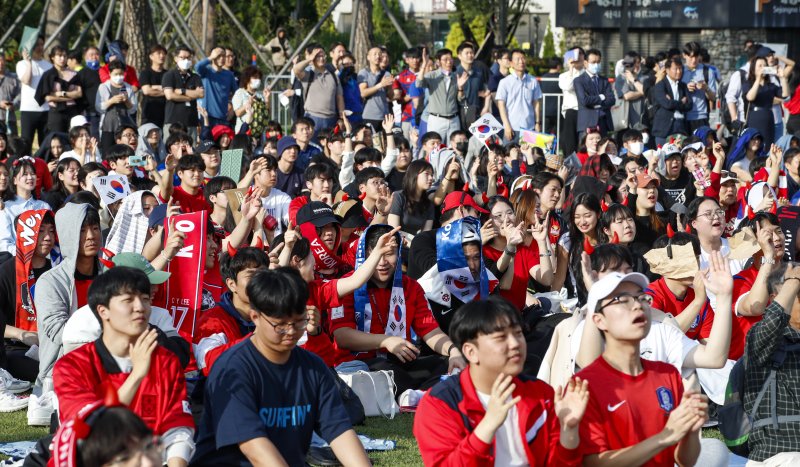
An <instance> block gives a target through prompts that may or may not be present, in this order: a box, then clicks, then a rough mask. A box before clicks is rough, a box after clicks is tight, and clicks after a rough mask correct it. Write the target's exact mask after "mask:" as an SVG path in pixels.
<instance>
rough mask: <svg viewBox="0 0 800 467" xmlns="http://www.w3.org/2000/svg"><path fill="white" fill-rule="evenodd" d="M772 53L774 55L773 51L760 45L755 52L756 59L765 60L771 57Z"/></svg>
mask: <svg viewBox="0 0 800 467" xmlns="http://www.w3.org/2000/svg"><path fill="white" fill-rule="evenodd" d="M774 53H775V51H774V50H772V49H770V48H769V47H765V46H763V45H762V46H761V47H759V49H758V50H757V51H756V57H758V58H767V57H769V56H770V55H772V54H774Z"/></svg>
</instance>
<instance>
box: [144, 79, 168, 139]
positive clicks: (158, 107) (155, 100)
mask: <svg viewBox="0 0 800 467" xmlns="http://www.w3.org/2000/svg"><path fill="white" fill-rule="evenodd" d="M165 73H166V71H164V70H162V71H155V70H153V69H152V68H150V67H147V68H145V69H144V70H142V72H141V73H140V74H139V84H141V85H142V86H161V83H162V81H163V79H164V74H165ZM166 107H167V98H166V97H164V96H161V97H152V96H145V95H144V94H142V124H143V125H144V124H145V123H153V124H155V125H156V126H157V127H159V128H160V127H162V126H164V112H165V109H166Z"/></svg>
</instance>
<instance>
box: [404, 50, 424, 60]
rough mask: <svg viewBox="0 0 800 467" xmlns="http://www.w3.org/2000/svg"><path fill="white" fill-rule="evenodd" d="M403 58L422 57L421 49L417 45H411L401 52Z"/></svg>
mask: <svg viewBox="0 0 800 467" xmlns="http://www.w3.org/2000/svg"><path fill="white" fill-rule="evenodd" d="M403 58H422V51H421V50H420V48H419V47H411V48H410V49H406V51H405V52H403Z"/></svg>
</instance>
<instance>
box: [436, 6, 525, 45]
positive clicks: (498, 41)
mask: <svg viewBox="0 0 800 467" xmlns="http://www.w3.org/2000/svg"><path fill="white" fill-rule="evenodd" d="M454 3H455V7H456V12H455V13H454V14H453V15H452V16H454V18H453V17H452V16H451V23H458V25H459V26H460V27H461V30H462V32H463V34H464V38H465V39H466V40H469V41H472V42H474V43H476V44H480V43H481V41H482V40H483V38H484V37H485V35H483V36H481V37H478V34H474V33H473V31H472V28H471V24H472V21H473V19H474V18H475V17H476V16H483V17H484V18H486V19H487V29H486V33H492V34H493V35H494V43H495V45H496V46H503V47H508V46H510V45H511V42H512V40H513V38H514V34H515V33H516V31H517V26H519V24H520V23H521V22H522V18H523V17H524V16H525V15H527V14H528V9H529V7H530V6H531V5H533V4H534V2H533V0H454Z"/></svg>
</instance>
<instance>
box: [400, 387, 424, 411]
mask: <svg viewBox="0 0 800 467" xmlns="http://www.w3.org/2000/svg"><path fill="white" fill-rule="evenodd" d="M423 395H425V391H420V390H417V389H406V390H405V391H403V393H402V394H400V397H398V398H397V405H399V406H400V407H416V406H418V405H419V400H420V399H422V396H423Z"/></svg>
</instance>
